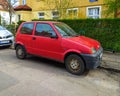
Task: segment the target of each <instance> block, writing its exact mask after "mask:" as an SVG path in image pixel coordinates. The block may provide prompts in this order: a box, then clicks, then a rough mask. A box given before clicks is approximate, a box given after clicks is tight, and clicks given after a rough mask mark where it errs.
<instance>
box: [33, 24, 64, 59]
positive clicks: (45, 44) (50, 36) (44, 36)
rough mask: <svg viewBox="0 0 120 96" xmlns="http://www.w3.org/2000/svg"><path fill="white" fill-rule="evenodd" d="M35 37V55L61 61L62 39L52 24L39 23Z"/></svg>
mask: <svg viewBox="0 0 120 96" xmlns="http://www.w3.org/2000/svg"><path fill="white" fill-rule="evenodd" d="M34 33H35V34H34V36H33V41H32V44H33V46H32V47H33V53H34V54H37V55H39V56H43V57H47V58H51V59H56V60H61V59H62V50H63V49H62V47H61V39H60V38H59V37H57V34H56V32H55V31H54V29H53V28H52V26H51V25H50V24H47V23H37V24H36V28H35V32H34Z"/></svg>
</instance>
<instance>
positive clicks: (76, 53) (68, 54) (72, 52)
mask: <svg viewBox="0 0 120 96" xmlns="http://www.w3.org/2000/svg"><path fill="white" fill-rule="evenodd" d="M71 54H75V55H78V56H80V58H81V59H82V60H83V62H84V64H85V68H86V63H85V60H84V58H83V57H82V56H81V55H80V53H78V52H74V51H71V52H68V53H66V54H65V56H64V62H65V60H66V58H67V57H68V56H70V55H71Z"/></svg>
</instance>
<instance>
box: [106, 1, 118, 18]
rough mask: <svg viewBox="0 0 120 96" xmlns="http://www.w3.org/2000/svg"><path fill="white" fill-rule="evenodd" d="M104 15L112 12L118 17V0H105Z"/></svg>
mask: <svg viewBox="0 0 120 96" xmlns="http://www.w3.org/2000/svg"><path fill="white" fill-rule="evenodd" d="M105 4H106V7H107V9H106V11H105V13H106V15H110V14H114V18H118V16H119V15H120V0H105Z"/></svg>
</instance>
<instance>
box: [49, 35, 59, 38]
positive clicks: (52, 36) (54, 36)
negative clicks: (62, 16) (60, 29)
mask: <svg viewBox="0 0 120 96" xmlns="http://www.w3.org/2000/svg"><path fill="white" fill-rule="evenodd" d="M50 38H55V39H57V38H58V36H57V35H51V36H50Z"/></svg>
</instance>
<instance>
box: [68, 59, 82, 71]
mask: <svg viewBox="0 0 120 96" xmlns="http://www.w3.org/2000/svg"><path fill="white" fill-rule="evenodd" d="M79 66H80V64H79V62H78V60H76V59H72V60H71V62H70V67H71V68H72V69H73V70H76V69H78V68H79Z"/></svg>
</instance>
